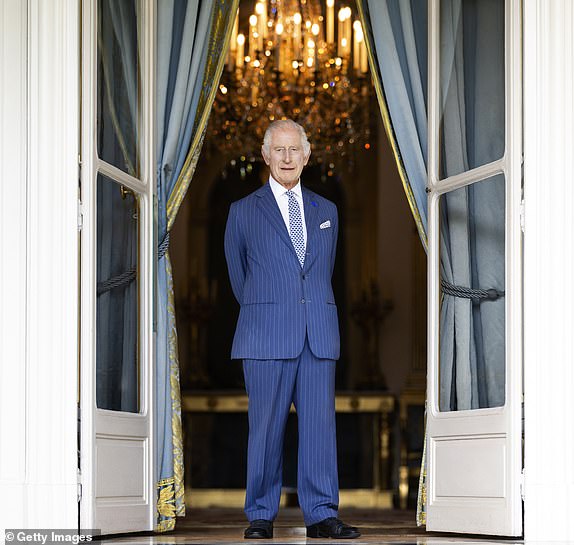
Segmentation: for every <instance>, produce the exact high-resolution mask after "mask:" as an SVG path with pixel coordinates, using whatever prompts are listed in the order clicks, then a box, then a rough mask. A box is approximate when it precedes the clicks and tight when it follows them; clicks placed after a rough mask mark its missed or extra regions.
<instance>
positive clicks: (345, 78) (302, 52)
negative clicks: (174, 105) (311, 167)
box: [208, 0, 372, 164]
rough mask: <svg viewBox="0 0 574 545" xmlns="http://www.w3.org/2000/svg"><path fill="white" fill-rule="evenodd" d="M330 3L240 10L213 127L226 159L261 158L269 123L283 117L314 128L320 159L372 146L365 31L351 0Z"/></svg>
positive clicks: (292, 2) (271, 0)
mask: <svg viewBox="0 0 574 545" xmlns="http://www.w3.org/2000/svg"><path fill="white" fill-rule="evenodd" d="M324 5H325V12H323V9H322V6H323V3H322V2H321V0H257V1H256V3H255V6H254V10H253V13H252V14H251V15H250V16H249V17H248V19H247V18H245V17H242V15H243V14H242V13H241V12H238V14H237V18H236V21H235V25H234V27H233V31H232V35H231V42H230V48H229V54H228V56H227V59H226V65H225V69H224V72H223V74H222V77H221V81H220V85H219V89H218V93H217V95H216V99H215V102H214V106H213V112H212V115H211V117H210V124H209V129H208V131H209V134H210V141H211V143H212V144H213V145H214V146H215V147H216V148H217V149H218V150H219V151H220V152H222V153H224V155H225V156H226V157H227V158H232V157H239V156H241V155H247V156H248V157H252V158H254V157H258V155H259V150H260V148H261V143H262V141H263V135H264V133H265V130H266V128H267V126H268V125H269V123H270V122H271V121H274V120H277V119H284V118H292V119H294V120H295V121H297V122H299V123H301V125H303V127H305V128H306V130H307V131H308V132H309V133H310V140H311V143H312V148H313V153H312V155H311V159H312V161H313V162H319V163H323V164H326V163H328V162H333V161H335V162H337V161H338V160H339V159H341V158H342V157H344V156H345V155H347V154H348V153H349V151H352V150H356V149H357V148H358V147H364V148H366V149H369V147H370V144H369V136H370V130H369V101H370V96H371V89H372V86H371V81H370V76H369V73H368V60H367V49H366V45H365V39H364V34H363V29H362V26H361V23H360V21H359V20H358V19H357V18H356V17H354V14H353V10H352V9H351V8H350V7H349V6H347V5H343V4H338V5H337V6H336V5H335V0H326V2H325V4H324ZM242 23H245V24H242Z"/></svg>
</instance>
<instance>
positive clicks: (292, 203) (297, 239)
mask: <svg viewBox="0 0 574 545" xmlns="http://www.w3.org/2000/svg"><path fill="white" fill-rule="evenodd" d="M287 196H288V197H289V236H290V237H291V242H293V247H294V248H295V253H296V254H297V257H298V258H299V263H301V267H303V263H305V238H304V236H303V220H302V219H301V208H299V203H298V202H297V197H296V196H295V193H293V191H291V190H289V191H287Z"/></svg>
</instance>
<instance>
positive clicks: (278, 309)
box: [225, 183, 340, 360]
mask: <svg viewBox="0 0 574 545" xmlns="http://www.w3.org/2000/svg"><path fill="white" fill-rule="evenodd" d="M302 193H303V206H304V207H305V224H306V226H307V248H306V256H305V264H304V266H303V268H301V265H300V263H299V260H298V259H297V254H296V253H295V249H294V248H293V243H292V242H291V238H290V237H289V232H288V230H287V227H286V226H285V222H284V221H283V217H282V216H281V212H280V210H279V207H278V206H277V202H276V200H275V197H274V195H273V192H272V190H271V187H270V186H269V183H267V184H266V185H264V186H263V187H261V188H260V189H258V190H257V191H254V192H253V193H251V194H250V195H248V196H247V197H245V198H243V199H241V200H239V201H237V202H234V203H233V204H232V205H231V208H230V210H229V216H228V218H227V227H226V230H225V257H226V259H227V266H228V269H229V278H230V280H231V286H232V288H233V293H234V294H235V297H236V299H237V301H238V302H239V304H240V306H241V310H240V312H239V319H238V321H237V328H236V330H235V337H234V339H233V347H232V349H231V357H232V358H233V359H288V358H296V357H297V356H298V355H299V354H300V353H301V351H302V350H303V345H304V343H305V335H308V338H309V346H310V348H311V351H312V352H313V354H315V356H317V357H318V358H326V359H334V360H336V359H338V358H339V345H340V341H339V323H338V318H337V307H336V305H335V298H334V296H333V289H332V286H331V277H332V274H333V267H334V264H335V253H336V248H337V233H338V218H337V207H336V206H335V205H334V204H333V203H332V202H331V201H328V200H327V199H324V198H323V197H321V196H319V195H316V194H315V193H313V192H311V191H309V190H307V189H306V188H304V187H303V188H302ZM327 222H328V223H327ZM321 225H323V228H321V227H320V226H321Z"/></svg>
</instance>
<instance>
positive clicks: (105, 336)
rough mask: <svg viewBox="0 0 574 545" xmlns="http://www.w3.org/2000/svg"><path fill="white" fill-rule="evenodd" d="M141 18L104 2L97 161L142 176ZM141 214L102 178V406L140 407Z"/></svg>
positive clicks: (126, 6)
mask: <svg viewBox="0 0 574 545" xmlns="http://www.w3.org/2000/svg"><path fill="white" fill-rule="evenodd" d="M137 17H138V13H137V3H134V2H118V1H117V0H101V1H100V2H99V3H98V32H97V37H98V93H97V97H98V103H97V104H98V106H97V113H98V115H97V147H98V156H99V157H101V158H102V159H103V160H105V161H107V162H108V163H111V164H112V165H114V166H116V167H118V168H120V169H121V170H123V171H124V172H126V173H128V174H130V175H132V176H135V177H137V176H138V169H139V165H138V162H139V158H138V151H137V150H138V144H137V141H138V130H137V119H138V103H139V100H138V88H139V81H140V75H139V70H138V66H139V61H138V58H139V53H138V48H137V44H138V37H137ZM137 217H138V202H137V197H136V196H135V195H134V194H133V193H132V192H130V191H125V190H123V189H122V188H121V186H120V184H118V183H116V182H114V181H112V180H110V179H109V178H107V177H105V176H103V175H101V174H99V175H98V179H97V244H96V247H97V264H96V267H97V301H96V404H97V406H98V407H99V408H103V409H111V410H118V411H129V412H137V411H138V410H139V407H138V361H137V358H138V291H137V283H136V281H135V280H136V277H137V275H136V267H137V262H138V253H137V240H138V220H137ZM128 271H129V272H128Z"/></svg>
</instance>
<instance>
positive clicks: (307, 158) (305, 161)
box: [303, 150, 311, 166]
mask: <svg viewBox="0 0 574 545" xmlns="http://www.w3.org/2000/svg"><path fill="white" fill-rule="evenodd" d="M309 157H311V150H309V153H307V155H305V157H304V159H303V161H304V163H303V166H305V165H306V164H307V163H308V162H309Z"/></svg>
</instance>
